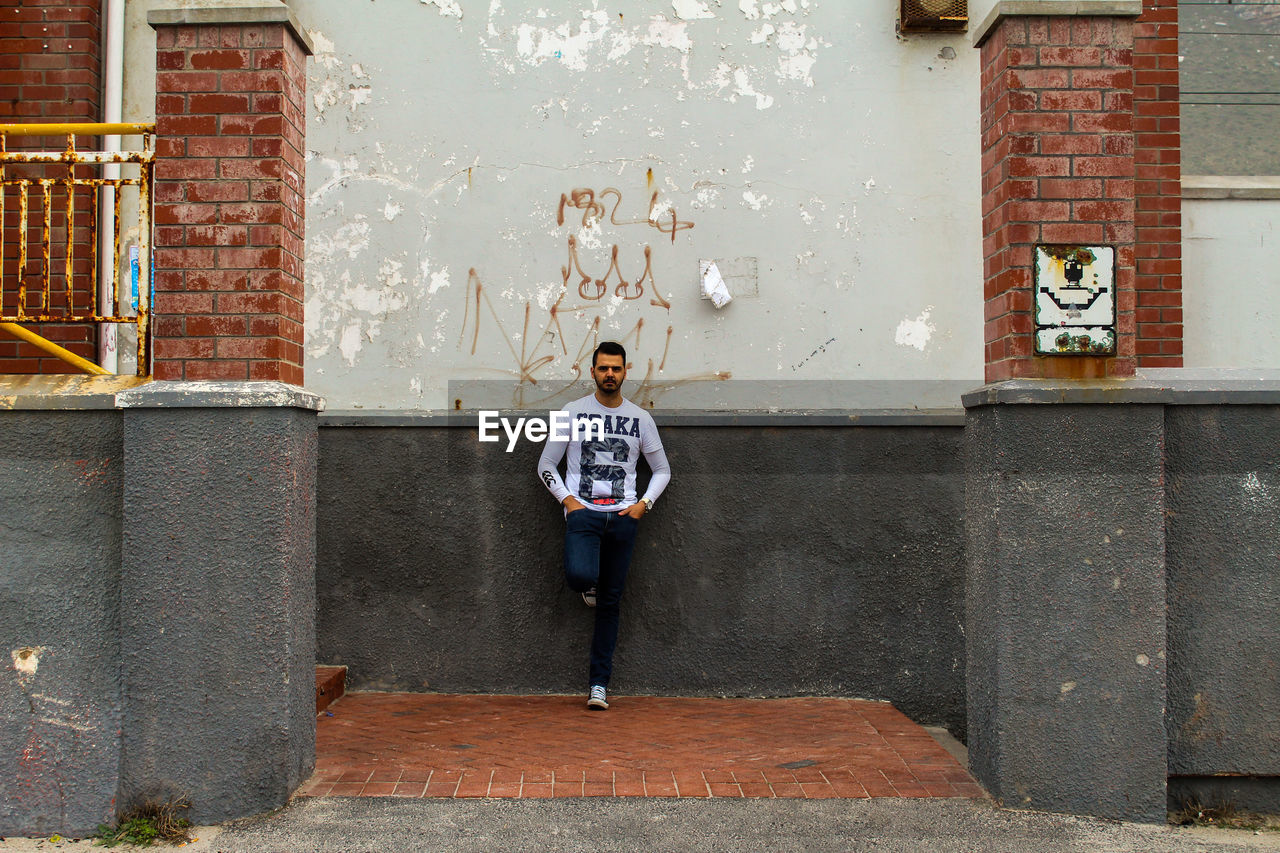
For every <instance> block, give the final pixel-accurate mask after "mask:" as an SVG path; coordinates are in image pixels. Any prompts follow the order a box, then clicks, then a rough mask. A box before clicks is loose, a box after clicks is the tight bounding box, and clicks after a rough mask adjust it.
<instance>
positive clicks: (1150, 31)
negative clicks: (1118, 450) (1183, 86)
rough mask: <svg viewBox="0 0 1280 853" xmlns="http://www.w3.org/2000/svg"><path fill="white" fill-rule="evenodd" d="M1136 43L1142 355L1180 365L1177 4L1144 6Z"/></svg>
mask: <svg viewBox="0 0 1280 853" xmlns="http://www.w3.org/2000/svg"><path fill="white" fill-rule="evenodd" d="M1142 5H1143V10H1142V17H1141V18H1139V19H1138V24H1137V27H1136V28H1135V30H1134V42H1133V138H1134V167H1135V170H1136V178H1137V180H1136V181H1135V182H1134V194H1135V201H1136V202H1137V222H1136V224H1137V238H1138V245H1137V253H1136V254H1137V261H1138V270H1137V327H1138V328H1137V338H1138V340H1137V353H1138V365H1139V366H1141V367H1181V366H1182V146H1181V134H1180V127H1179V118H1180V117H1179V102H1178V90H1179V87H1178V3H1177V0H1144V2H1143V4H1142Z"/></svg>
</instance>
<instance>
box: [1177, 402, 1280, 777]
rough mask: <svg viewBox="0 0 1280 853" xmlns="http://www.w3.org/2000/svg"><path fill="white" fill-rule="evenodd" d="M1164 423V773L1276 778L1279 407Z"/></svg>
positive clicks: (1190, 414) (1212, 411)
mask: <svg viewBox="0 0 1280 853" xmlns="http://www.w3.org/2000/svg"><path fill="white" fill-rule="evenodd" d="M1166 422H1167V427H1166V446H1167V459H1168V461H1167V477H1166V480H1167V491H1168V508H1169V515H1168V529H1169V536H1168V562H1169V711H1168V721H1167V722H1168V732H1169V773H1170V774H1171V775H1178V776H1181V775H1196V776H1212V775H1214V774H1217V773H1237V774H1249V775H1251V776H1257V777H1273V778H1274V777H1280V406H1264V405H1255V406H1183V407H1170V408H1169V409H1168V416H1167V419H1166Z"/></svg>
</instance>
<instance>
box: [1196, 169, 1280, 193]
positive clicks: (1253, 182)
mask: <svg viewBox="0 0 1280 853" xmlns="http://www.w3.org/2000/svg"><path fill="white" fill-rule="evenodd" d="M1182 197H1183V198H1206V199H1215V198H1243V199H1280V176H1278V175H1183V176H1182Z"/></svg>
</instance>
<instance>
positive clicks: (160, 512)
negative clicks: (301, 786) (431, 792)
mask: <svg viewBox="0 0 1280 853" xmlns="http://www.w3.org/2000/svg"><path fill="white" fill-rule="evenodd" d="M167 385H168V386H180V385H181V384H180V383H154V384H153V385H152V386H149V388H148V389H144V390H143V391H139V392H134V394H133V395H122V398H123V397H125V396H128V397H129V399H128V401H127V403H126V406H127V408H126V410H125V413H124V447H125V487H124V512H125V544H124V551H123V569H122V576H123V580H122V589H121V611H122V615H121V619H122V659H123V663H122V673H123V675H122V677H123V680H124V688H125V692H126V695H127V697H128V701H127V704H126V706H125V711H124V720H123V723H124V725H123V731H124V737H123V750H122V758H121V792H120V799H121V803H122V805H128V804H129V803H131V802H133V801H135V800H139V799H146V798H148V797H152V798H157V797H158V798H162V799H163V798H166V797H169V796H173V795H176V794H182V795H185V796H186V797H188V798H189V799H190V800H191V802H192V809H191V818H192V820H193V821H197V822H200V821H205V822H208V821H219V820H226V819H229V818H232V817H240V816H244V815H248V814H254V813H256V812H261V811H265V810H267V809H270V808H274V807H278V806H281V805H283V804H284V803H285V802H286V801H287V800H288V797H289V795H290V794H291V793H292V791H293V789H294V788H295V787H296V786H297V785H298V783H300V782H301V781H302V780H303V779H304V778H305V777H306V776H307V775H308V774H309V773H310V770H311V768H312V767H313V765H314V760H315V755H314V746H315V728H314V727H315V706H314V689H315V672H314V665H315V644H314V618H315V589H314V575H313V568H312V567H313V565H314V532H315V514H314V502H315V459H316V455H315V454H316V435H315V413H314V411H304V410H299V409H295V408H254V407H245V406H244V405H243V404H242V405H240V406H237V405H236V404H235V403H234V402H232V403H231V404H230V405H229V406H228V407H225V408H219V407H216V402H214V403H211V402H210V401H209V400H208V399H203V400H198V401H195V402H192V401H190V400H184V399H183V396H184V394H188V395H192V396H198V395H199V392H194V393H193V392H191V391H190V390H188V391H186V392H182V391H179V392H165V391H163V390H162V388H163V386H167ZM190 386H193V387H198V386H199V384H198V383H190ZM206 387H207V386H206ZM166 394H167V395H168V396H166ZM170 405H173V406H176V407H174V408H169V407H168V406H170ZM250 405H251V404H250Z"/></svg>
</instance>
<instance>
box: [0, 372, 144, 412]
mask: <svg viewBox="0 0 1280 853" xmlns="http://www.w3.org/2000/svg"><path fill="white" fill-rule="evenodd" d="M150 381H151V380H149V379H147V378H146V377H145V376H142V377H139V376H80V375H78V374H74V373H72V374H68V373H56V374H49V375H45V376H17V375H9V376H4V375H0V409H12V410H17V411H21V410H44V411H79V410H87V409H114V408H115V407H116V395H117V394H119V393H120V392H122V391H127V390H129V389H130V388H136V387H138V386H139V385H143V384H145V383H147V382H150Z"/></svg>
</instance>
